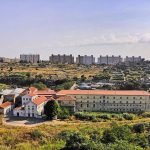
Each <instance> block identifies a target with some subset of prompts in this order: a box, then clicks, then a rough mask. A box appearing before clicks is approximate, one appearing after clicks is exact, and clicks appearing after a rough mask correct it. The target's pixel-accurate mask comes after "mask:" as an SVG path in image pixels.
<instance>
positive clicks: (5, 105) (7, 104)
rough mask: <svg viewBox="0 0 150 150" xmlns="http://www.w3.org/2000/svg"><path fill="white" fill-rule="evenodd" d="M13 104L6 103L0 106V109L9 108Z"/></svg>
mask: <svg viewBox="0 0 150 150" xmlns="http://www.w3.org/2000/svg"><path fill="white" fill-rule="evenodd" d="M12 104H13V103H12V102H5V103H3V104H1V105H0V108H6V107H8V106H11V105H12Z"/></svg>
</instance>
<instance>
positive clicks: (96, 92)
mask: <svg viewBox="0 0 150 150" xmlns="http://www.w3.org/2000/svg"><path fill="white" fill-rule="evenodd" d="M57 95H118V96H119V95H120V96H123V95H125V96H132V95H133V96H150V93H149V92H146V91H134V90H128V91H125V90H61V91H59V92H58V93H57Z"/></svg>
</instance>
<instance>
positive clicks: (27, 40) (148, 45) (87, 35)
mask: <svg viewBox="0 0 150 150" xmlns="http://www.w3.org/2000/svg"><path fill="white" fill-rule="evenodd" d="M21 53H40V54H41V57H42V58H43V59H48V56H49V55H51V54H52V53H54V54H58V53H60V54H70V53H71V54H73V55H78V54H81V55H83V54H87V55H90V54H93V55H94V56H96V57H97V56H99V55H107V54H108V55H122V56H123V57H124V56H126V55H128V56H132V55H135V56H139V55H141V56H143V57H146V58H147V59H150V0H0V56H6V57H19V54H21Z"/></svg>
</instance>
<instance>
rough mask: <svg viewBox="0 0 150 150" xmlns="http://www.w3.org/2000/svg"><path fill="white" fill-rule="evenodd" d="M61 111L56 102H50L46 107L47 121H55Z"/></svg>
mask: <svg viewBox="0 0 150 150" xmlns="http://www.w3.org/2000/svg"><path fill="white" fill-rule="evenodd" d="M59 111H60V107H59V104H58V102H57V101H55V100H50V101H48V102H47V103H46V104H45V106H44V114H45V115H46V116H47V119H50V120H53V119H54V118H57V115H58V113H59Z"/></svg>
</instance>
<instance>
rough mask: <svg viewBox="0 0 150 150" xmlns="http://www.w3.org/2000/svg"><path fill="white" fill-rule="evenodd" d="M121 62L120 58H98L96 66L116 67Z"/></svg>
mask: <svg viewBox="0 0 150 150" xmlns="http://www.w3.org/2000/svg"><path fill="white" fill-rule="evenodd" d="M120 62H122V58H121V56H114V55H112V56H108V55H107V56H100V57H99V58H98V64H106V65H116V64H118V63H120Z"/></svg>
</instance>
